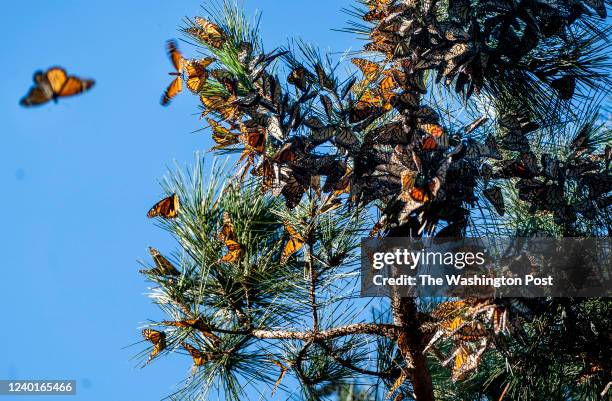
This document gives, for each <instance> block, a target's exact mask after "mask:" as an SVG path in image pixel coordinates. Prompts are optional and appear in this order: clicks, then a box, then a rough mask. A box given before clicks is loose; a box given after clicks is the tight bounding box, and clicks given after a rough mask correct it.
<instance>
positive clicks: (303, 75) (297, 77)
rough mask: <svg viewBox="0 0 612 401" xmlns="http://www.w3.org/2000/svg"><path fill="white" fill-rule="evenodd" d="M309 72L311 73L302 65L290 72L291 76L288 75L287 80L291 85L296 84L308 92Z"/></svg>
mask: <svg viewBox="0 0 612 401" xmlns="http://www.w3.org/2000/svg"><path fill="white" fill-rule="evenodd" d="M309 74H310V73H309V72H308V71H307V70H306V68H304V67H302V66H299V67H296V68H294V69H293V70H292V71H291V73H289V76H288V77H287V82H289V83H290V84H291V85H293V86H295V87H296V88H298V89H299V90H301V91H302V92H306V90H307V89H308V76H309Z"/></svg>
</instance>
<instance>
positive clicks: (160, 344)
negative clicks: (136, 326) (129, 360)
mask: <svg viewBox="0 0 612 401" xmlns="http://www.w3.org/2000/svg"><path fill="white" fill-rule="evenodd" d="M142 336H143V337H144V339H145V340H147V341H150V342H151V343H153V350H152V351H151V354H150V355H149V360H148V361H147V363H149V362H151V360H152V359H153V358H155V357H156V356H157V355H158V354H159V353H160V352H162V351H163V350H164V349H165V348H166V333H164V332H163V331H157V330H152V329H144V330H143V331H142Z"/></svg>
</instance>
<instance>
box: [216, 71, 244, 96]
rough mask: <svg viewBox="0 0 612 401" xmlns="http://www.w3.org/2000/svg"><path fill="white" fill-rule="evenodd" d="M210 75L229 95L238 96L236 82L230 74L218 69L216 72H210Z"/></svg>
mask: <svg viewBox="0 0 612 401" xmlns="http://www.w3.org/2000/svg"><path fill="white" fill-rule="evenodd" d="M210 73H211V75H212V76H213V78H215V79H216V80H217V81H219V83H220V84H222V85H223V86H224V87H225V89H227V91H228V92H229V93H230V95H232V96H237V95H238V80H237V79H236V77H234V75H233V74H232V73H231V72H229V71H228V70H224V69H222V68H218V69H216V70H212V71H211V72H210Z"/></svg>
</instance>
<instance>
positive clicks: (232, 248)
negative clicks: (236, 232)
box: [221, 239, 242, 263]
mask: <svg viewBox="0 0 612 401" xmlns="http://www.w3.org/2000/svg"><path fill="white" fill-rule="evenodd" d="M225 246H226V247H227V250H228V253H227V254H225V255H223V257H222V258H221V261H222V262H227V263H236V262H238V261H239V260H240V258H241V257H242V246H241V245H240V244H239V243H238V242H236V241H233V240H229V239H228V240H225Z"/></svg>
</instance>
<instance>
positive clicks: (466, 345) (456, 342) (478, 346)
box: [423, 298, 541, 381]
mask: <svg viewBox="0 0 612 401" xmlns="http://www.w3.org/2000/svg"><path fill="white" fill-rule="evenodd" d="M539 307H541V305H540V301H539V300H521V299H509V298H508V299H505V298H497V299H493V298H487V299H483V298H467V299H464V300H457V301H446V302H442V303H440V304H438V305H437V306H436V307H435V308H434V310H432V311H431V313H429V314H428V315H427V318H426V319H428V321H425V322H424V324H423V327H424V328H425V335H426V338H427V341H428V344H427V345H426V347H425V351H424V352H431V353H432V354H433V355H434V356H435V357H436V358H438V359H440V360H441V362H442V365H443V366H449V365H450V366H451V379H452V380H453V381H457V380H462V379H464V378H465V377H466V376H467V375H469V374H470V373H471V372H473V371H474V370H476V369H477V368H478V366H479V364H480V361H481V360H482V357H483V355H484V353H485V351H486V350H487V349H488V348H489V347H490V346H491V344H492V343H493V342H494V339H495V337H496V336H497V335H499V334H500V333H509V332H511V331H516V330H520V326H518V325H514V324H512V322H514V321H516V318H517V317H521V318H522V319H531V318H532V317H533V315H534V314H533V312H534V309H537V308H539ZM441 341H451V342H452V343H453V348H452V350H451V351H450V353H449V355H447V356H443V354H442V353H441V351H440V350H439V349H438V347H437V344H438V343H439V342H441Z"/></svg>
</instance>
